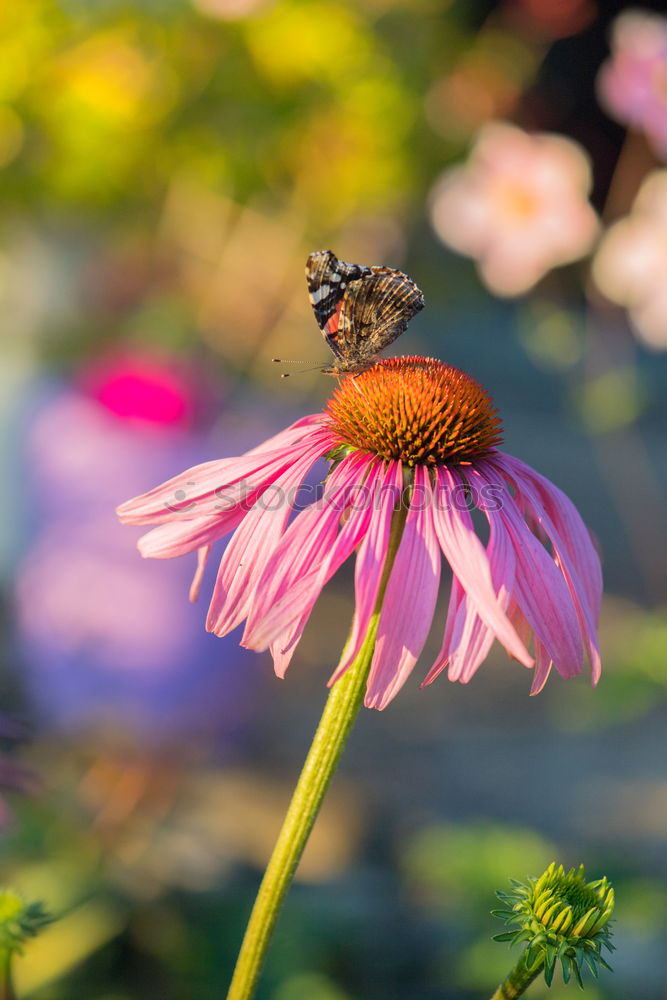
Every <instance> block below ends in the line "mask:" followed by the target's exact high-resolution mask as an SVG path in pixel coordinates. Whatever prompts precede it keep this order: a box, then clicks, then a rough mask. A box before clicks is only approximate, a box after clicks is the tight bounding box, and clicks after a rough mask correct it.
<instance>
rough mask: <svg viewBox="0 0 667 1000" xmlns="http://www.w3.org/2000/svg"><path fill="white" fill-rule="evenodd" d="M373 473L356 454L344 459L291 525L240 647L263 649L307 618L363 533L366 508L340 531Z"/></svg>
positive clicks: (366, 461)
mask: <svg viewBox="0 0 667 1000" xmlns="http://www.w3.org/2000/svg"><path fill="white" fill-rule="evenodd" d="M371 469H372V464H371V460H370V459H369V457H368V456H367V455H362V454H360V453H358V452H355V453H353V454H352V455H349V456H348V457H347V458H345V459H343V461H342V462H340V464H339V465H338V466H336V468H335V469H334V470H333V472H332V473H331V475H330V476H329V479H328V480H327V485H326V489H325V494H324V496H323V497H322V499H321V501H318V502H316V503H314V504H311V505H310V507H307V508H306V510H304V511H302V512H301V513H300V514H299V515H298V516H297V517H296V518H295V519H294V521H293V522H292V523H291V525H290V526H289V528H288V529H287V531H286V532H285V534H284V536H283V538H282V539H281V540H280V542H279V544H278V545H277V546H276V547H275V549H274V551H273V552H272V554H271V557H270V558H269V559H268V560H267V562H266V564H265V567H264V570H263V573H262V575H261V577H260V578H259V579H258V582H257V586H256V590H255V598H254V600H253V602H252V606H251V608H250V609H249V614H248V621H247V624H246V629H245V632H244V635H243V639H242V644H243V645H245V646H247V647H248V648H250V649H266V648H267V646H269V645H271V644H272V643H275V642H276V641H277V640H278V639H279V638H280V637H281V636H284V635H285V633H286V631H287V630H289V629H290V626H292V624H293V623H294V622H295V621H296V620H300V621H303V619H304V618H307V617H308V615H309V614H310V611H311V609H312V606H313V604H314V603H315V600H316V598H317V596H318V595H319V593H320V591H321V590H322V587H323V586H324V584H325V583H326V581H327V580H328V579H329V577H330V576H332V575H333V573H334V572H335V571H336V569H338V567H339V566H340V564H341V563H342V562H343V561H344V559H346V558H347V556H348V555H349V554H350V553H351V552H352V550H353V548H354V546H355V545H356V544H357V543H358V541H359V537H360V535H361V534H362V533H363V532H364V531H365V529H366V526H367V524H368V521H369V519H370V515H371V513H372V512H371V510H370V509H369V507H368V504H363V505H362V507H361V509H360V510H354V509H352V510H350V517H349V518H348V520H347V522H346V524H345V525H344V526H343V528H342V529H341V530H340V532H339V525H340V520H341V516H342V514H343V512H344V511H346V509H348V508H349V507H350V504H351V502H352V500H353V497H354V493H355V490H357V489H359V488H360V487H361V488H363V487H364V485H365V483H364V480H365V478H366V475H367V474H368V472H369V471H370V470H371ZM303 625H305V621H303ZM303 625H302V628H303ZM290 635H291V633H290ZM299 635H300V631H299Z"/></svg>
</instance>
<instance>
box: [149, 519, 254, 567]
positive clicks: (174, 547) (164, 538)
mask: <svg viewBox="0 0 667 1000" xmlns="http://www.w3.org/2000/svg"><path fill="white" fill-rule="evenodd" d="M246 514H247V510H246V509H245V508H244V507H241V506H239V507H234V508H233V509H232V510H227V511H223V512H221V513H219V514H210V515H209V516H208V517H194V518H190V519H184V518H183V519H180V518H179V519H175V520H173V521H170V522H169V523H167V524H158V525H157V526H156V527H155V528H152V529H151V530H150V531H147V532H146V534H145V535H142V536H141V538H140V539H139V541H138V542H137V548H138V549H139V551H140V552H141V554H142V556H144V557H145V558H146V559H171V558H172V557H173V556H182V555H186V554H187V553H188V552H194V551H195V550H196V549H200V548H202V547H203V546H205V545H210V544H211V543H212V542H216V541H218V539H220V538H224V537H225V535H228V534H229V532H230V531H233V530H234V529H235V528H237V527H238V525H239V524H240V523H241V521H242V520H243V518H244V517H245V516H246Z"/></svg>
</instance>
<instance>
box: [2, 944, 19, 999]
mask: <svg viewBox="0 0 667 1000" xmlns="http://www.w3.org/2000/svg"><path fill="white" fill-rule="evenodd" d="M0 1000H16V993H14V984H13V982H12V949H11V948H3V949H2V953H1V954H0Z"/></svg>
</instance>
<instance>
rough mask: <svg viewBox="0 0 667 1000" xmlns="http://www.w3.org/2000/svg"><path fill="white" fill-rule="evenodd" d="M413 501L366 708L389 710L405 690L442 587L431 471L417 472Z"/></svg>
mask: <svg viewBox="0 0 667 1000" xmlns="http://www.w3.org/2000/svg"><path fill="white" fill-rule="evenodd" d="M414 490H415V493H414V496H413V499H415V498H419V499H418V500H417V502H415V503H411V505H410V509H409V511H408V515H407V518H406V521H405V526H404V528H403V534H402V536H401V541H400V544H399V546H398V551H397V553H396V557H395V559H394V565H393V566H392V570H391V575H390V577H389V582H388V584H387V589H386V591H385V595H384V600H383V603H382V611H381V613H380V621H379V624H378V632H377V640H376V643H375V653H374V655H373V661H372V663H371V669H370V674H369V677H368V686H367V694H366V700H365V704H366V706H367V707H368V708H379V709H382V708H384V707H385V706H386V705H387V704H388V703H389V701H391V699H392V698H393V697H394V695H396V693H397V692H398V691H399V690H400V688H401V687H402V686H403V684H404V683H405V681H406V680H407V678H408V676H409V675H410V673H411V671H412V669H413V667H414V665H415V663H416V662H417V659H418V657H419V654H420V653H421V651H422V649H423V647H424V643H425V642H426V637H427V635H428V632H429V629H430V627H431V622H432V621H433V612H434V610H435V602H436V599H437V596H438V585H439V583H440V549H439V546H438V540H437V537H436V533H435V529H434V526H433V498H432V493H431V485H430V482H429V475H428V471H427V470H426V469H425V468H424V467H423V466H417V467H416V468H415V480H414Z"/></svg>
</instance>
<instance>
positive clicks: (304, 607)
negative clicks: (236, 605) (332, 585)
mask: <svg viewBox="0 0 667 1000" xmlns="http://www.w3.org/2000/svg"><path fill="white" fill-rule="evenodd" d="M378 472H379V470H378V466H377V464H376V463H375V462H373V460H369V459H368V458H367V456H362V457H361V460H360V461H357V471H356V473H354V470H353V469H351V468H350V469H348V470H347V472H346V475H347V476H348V477H349V476H350V474H352V475H354V476H355V478H356V479H357V485H359V486H361V487H362V494H361V496H362V502H361V505H360V506H359V505H358V500H357V499H355V498H354V497H353V496H352V485H351V481H350V482H348V484H346V485H344V486H343V488H342V490H339V491H338V495H337V496H334V497H332V496H331V495H330V496H329V500H330V501H334V500H335V504H336V507H335V508H334V510H333V511H332V512H331V517H332V519H333V522H334V524H335V525H337V524H338V523H339V522H340V519H341V514H343V513H344V514H347V515H348V516H347V519H346V520H345V523H344V524H343V526H342V528H340V530H339V531H338V534H337V536H336V537H335V539H334V541H333V542H332V543H331V544H330V546H329V547H328V549H327V550H326V551H325V552H324V554H323V556H322V557H321V558H320V559H318V560H316V561H315V562H314V564H313V565H312V567H311V569H310V570H308V571H306V572H304V573H302V574H299V575H298V576H294V574H293V572H292V571H291V569H290V572H289V573H287V574H286V573H285V571H284V570H285V568H289V563H283V567H284V568H283V570H280V568H279V566H278V568H277V569H276V571H275V572H274V573H273V579H274V581H275V580H276V578H277V576H278V574H279V573H280V572H282V574H283V577H282V581H281V582H280V584H279V586H280V593H281V596H280V597H279V598H277V599H276V600H275V601H274V602H273V603H272V604H271V605H270V606H269V607H267V608H266V609H264V608H263V607H262V610H261V612H259V613H258V615H257V618H258V624H257V625H256V626H255V627H254V628H253V629H252V631H251V628H250V623H249V628H248V635H247V636H246V637H244V641H247V642H248V644H250V642H252V647H251V648H253V649H263V648H265V646H266V645H268V644H269V643H271V644H272V646H273V644H274V643H275V642H277V641H278V640H277V639H276V638H275V637H276V636H279V635H283V640H282V642H283V648H282V649H281V652H282V653H285V652H287V651H288V650H287V647H288V646H289V647H292V646H293V645H295V644H296V642H298V640H299V638H300V637H301V633H302V631H303V629H304V627H305V624H306V622H307V620H308V618H309V617H310V613H311V611H312V609H313V606H314V604H315V602H316V600H317V598H318V597H319V595H320V593H321V591H322V588H323V587H324V586H325V585H326V584H327V583H328V581H329V580H330V579H331V577H332V576H333V575H334V573H336V572H337V570H338V569H339V568H340V566H341V565H342V564H343V562H345V560H346V559H347V558H348V557H349V556H350V555H351V554H352V552H353V551H354V549H355V548H356V547H357V545H358V544H359V542H360V541H361V539H362V538H364V537H365V535H366V534H367V532H368V528H369V524H370V522H371V519H372V517H373V510H372V506H371V501H372V496H373V492H374V489H375V482H376V480H377V477H378ZM365 475H367V478H366V479H365V481H364V479H363V477H364V476H365ZM345 504H349V506H345ZM302 516H303V515H302ZM314 516H315V515H314ZM321 516H322V515H321V514H320V517H321ZM298 527H299V531H301V532H302V533H303V534H304V536H305V537H307V538H312V537H313V531H314V530H316V529H313V528H311V527H309V525H308V524H307V523H305V521H304V523H302V524H300V525H299V526H298ZM321 528H322V530H323V531H324V532H325V533H328V530H329V529H328V527H327V526H325V525H324V523H322V524H321ZM287 542H288V540H286V543H285V544H286V546H287ZM292 545H294V542H292ZM276 555H278V554H277V553H276ZM297 620H298V623H299V624H298V627H297V628H296V629H293V628H292V625H293V622H295V621H297ZM285 635H286V636H287V639H285V638H284V636H285Z"/></svg>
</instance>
